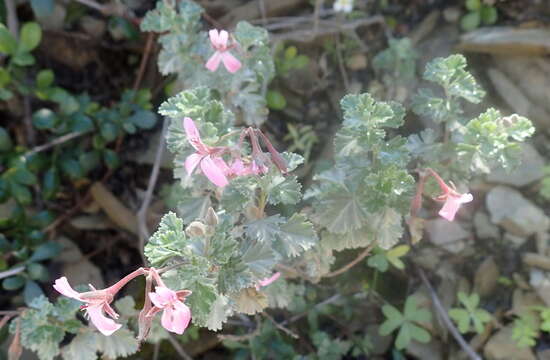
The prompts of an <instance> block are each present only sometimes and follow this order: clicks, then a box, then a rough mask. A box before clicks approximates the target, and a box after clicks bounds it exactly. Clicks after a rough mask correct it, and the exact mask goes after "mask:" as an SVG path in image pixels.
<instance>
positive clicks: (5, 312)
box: [0, 310, 21, 316]
mask: <svg viewBox="0 0 550 360" xmlns="http://www.w3.org/2000/svg"><path fill="white" fill-rule="evenodd" d="M20 313H21V311H19V310H0V316H3V315H7V316H15V315H19V314H20Z"/></svg>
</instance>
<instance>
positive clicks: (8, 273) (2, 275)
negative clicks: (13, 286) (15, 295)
mask: <svg viewBox="0 0 550 360" xmlns="http://www.w3.org/2000/svg"><path fill="white" fill-rule="evenodd" d="M24 270H25V267H24V266H18V267H16V268H13V269H10V270H6V271H2V272H0V279H4V278H7V277H10V276H13V275H16V274H19V273H20V272H23V271H24Z"/></svg>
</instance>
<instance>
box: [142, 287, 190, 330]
mask: <svg viewBox="0 0 550 360" xmlns="http://www.w3.org/2000/svg"><path fill="white" fill-rule="evenodd" d="M190 293H191V292H190V291H187V290H183V291H177V292H176V291H173V290H170V289H169V288H167V287H165V286H159V285H157V287H156V288H155V292H150V293H149V299H151V301H152V302H153V304H154V305H155V306H154V307H153V308H152V309H151V310H150V311H149V314H147V316H148V317H149V316H153V315H155V314H156V313H157V312H159V311H161V310H162V311H163V312H162V318H161V324H162V326H163V327H164V328H165V329H166V330H168V331H170V332H173V333H176V334H179V335H181V334H183V332H184V331H185V329H186V328H187V326H189V322H190V321H191V310H190V309H189V307H187V305H185V304H184V303H183V300H184V299H185V297H186V296H187V295H189V294H190Z"/></svg>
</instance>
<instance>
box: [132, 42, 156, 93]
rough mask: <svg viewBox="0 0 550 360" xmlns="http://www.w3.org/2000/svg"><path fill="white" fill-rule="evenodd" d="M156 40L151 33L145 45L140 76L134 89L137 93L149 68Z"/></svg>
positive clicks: (140, 65)
mask: <svg viewBox="0 0 550 360" xmlns="http://www.w3.org/2000/svg"><path fill="white" fill-rule="evenodd" d="M154 40H155V34H154V33H149V35H147V42H146V43H145V49H144V50H143V56H142V57H141V63H140V64H139V71H138V75H137V77H136V81H135V82H134V86H133V89H134V91H137V90H138V89H139V87H140V85H141V81H142V80H143V75H144V74H145V69H146V67H147V61H148V60H149V55H150V54H151V49H152V48H153V44H154V42H155V41H154Z"/></svg>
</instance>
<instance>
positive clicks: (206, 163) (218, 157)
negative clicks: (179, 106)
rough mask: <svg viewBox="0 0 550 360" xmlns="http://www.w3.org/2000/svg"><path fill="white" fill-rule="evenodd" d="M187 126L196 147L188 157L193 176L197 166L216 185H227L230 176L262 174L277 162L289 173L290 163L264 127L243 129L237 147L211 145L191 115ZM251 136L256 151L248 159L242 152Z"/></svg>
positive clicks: (188, 134)
mask: <svg viewBox="0 0 550 360" xmlns="http://www.w3.org/2000/svg"><path fill="white" fill-rule="evenodd" d="M183 126H184V129H185V133H186V135H187V141H189V144H191V146H192V147H193V148H194V149H195V152H194V153H193V154H191V155H189V156H188V157H187V158H186V159H185V170H186V171H187V174H188V175H191V174H192V173H193V172H194V171H195V169H196V168H197V167H200V169H201V171H202V173H203V174H204V175H205V176H206V177H207V178H208V180H210V181H211V182H212V183H213V184H214V185H216V186H218V187H224V186H226V185H227V184H228V183H229V180H228V179H229V178H234V177H237V176H247V175H261V174H265V173H266V172H267V171H268V169H269V168H268V164H269V163H270V162H271V163H273V164H274V165H275V166H276V167H277V168H278V169H279V170H280V171H281V172H282V173H286V169H287V167H286V162H285V160H284V159H283V157H282V156H281V154H279V152H277V150H275V148H274V147H273V145H272V144H271V142H270V141H269V139H268V138H267V136H265V135H264V134H263V133H262V132H261V131H260V130H258V129H254V128H247V129H244V130H243V131H242V132H241V136H240V138H239V143H238V146H237V147H236V148H230V147H227V146H225V147H219V146H208V145H206V144H205V143H204V142H203V141H202V139H201V136H200V133H199V130H198V129H197V126H196V125H195V122H194V121H193V120H192V119H191V118H188V117H186V118H184V119H183ZM247 137H248V138H249V139H250V144H251V146H252V153H251V155H250V157H247V158H244V157H243V156H242V153H241V149H242V147H243V143H244V140H245V139H246V138H247ZM259 137H260V138H261V139H262V140H263V142H264V143H265V146H266V148H267V151H268V152H269V156H267V155H266V154H265V153H264V152H263V151H262V148H261V146H260V143H259ZM224 154H230V155H231V161H230V164H229V165H228V163H227V162H226V161H225V160H224V159H223V157H222V156H223V155H224Z"/></svg>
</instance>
